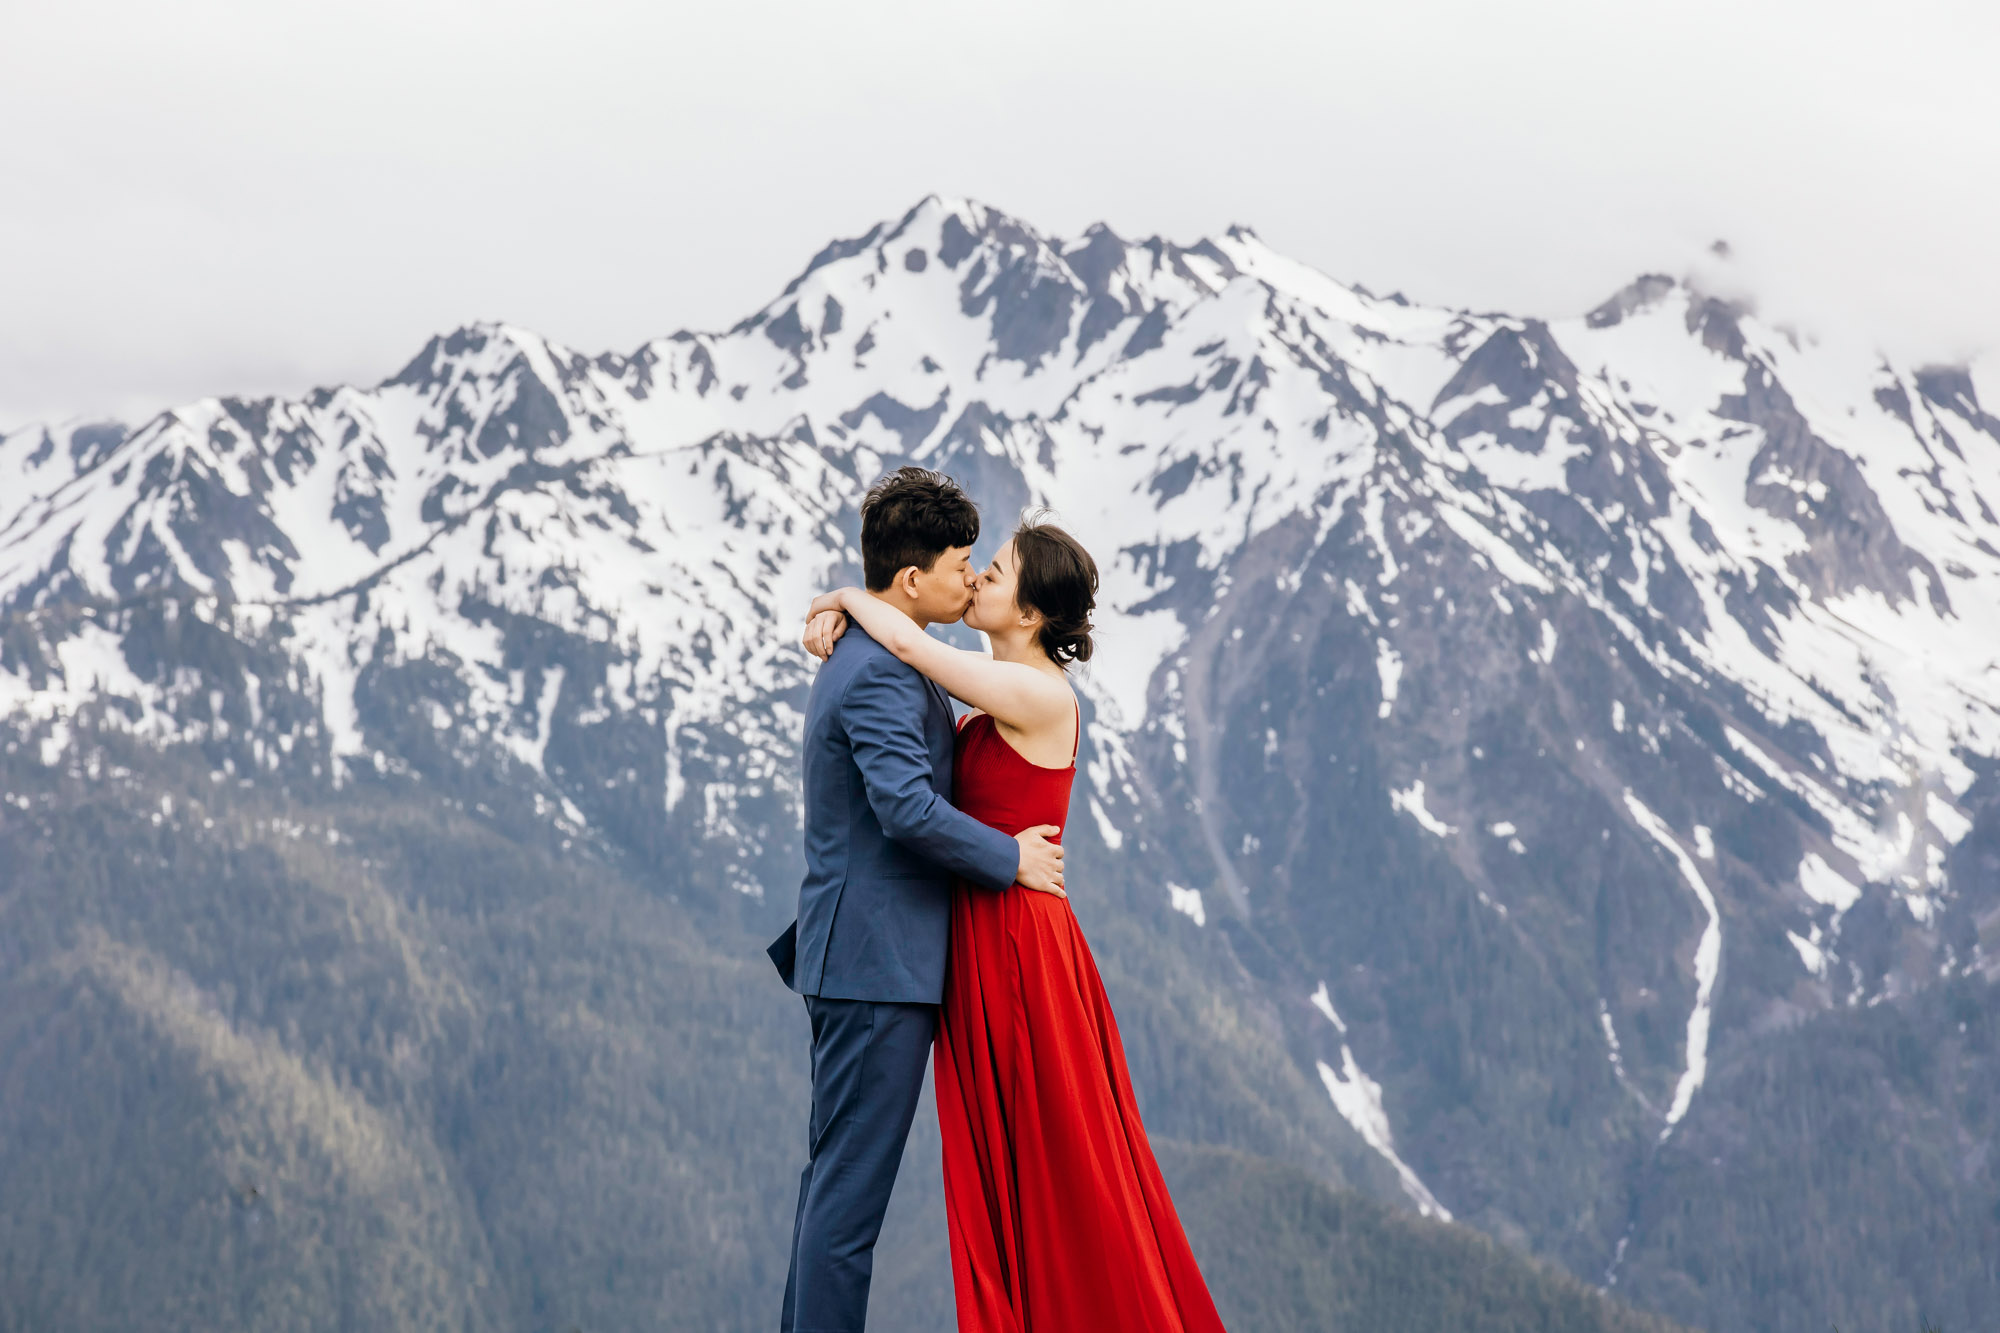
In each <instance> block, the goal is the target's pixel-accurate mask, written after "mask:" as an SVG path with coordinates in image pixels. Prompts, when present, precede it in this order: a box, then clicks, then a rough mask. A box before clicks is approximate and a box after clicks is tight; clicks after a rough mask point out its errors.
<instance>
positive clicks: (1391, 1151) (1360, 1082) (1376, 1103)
mask: <svg viewBox="0 0 2000 1333" xmlns="http://www.w3.org/2000/svg"><path fill="white" fill-rule="evenodd" d="M1312 1002H1313V1005H1314V1006H1315V1007H1316V1008H1318V1009H1319V1011H1320V1012H1321V1013H1323V1014H1325V1015H1326V1017H1327V1019H1328V1021H1330V1022H1331V1023H1332V1024H1333V1025H1334V1027H1335V1028H1337V1029H1338V1030H1339V1031H1340V1034H1341V1036H1342V1037H1345V1036H1346V1035H1347V1024H1345V1023H1343V1022H1341V1020H1340V1015H1339V1014H1338V1013H1337V1012H1335V1010H1334V1007H1333V1000H1332V998H1331V997H1330V996H1329V995H1328V994H1327V990H1326V983H1325V982H1321V983H1320V986H1319V989H1318V990H1317V991H1315V992H1314V993H1313V996H1312ZM1314 1064H1316V1065H1317V1066H1318V1067H1319V1078H1320V1082H1321V1083H1323V1084H1325V1085H1326V1093H1327V1096H1329V1097H1331V1098H1332V1099H1333V1107H1334V1109H1335V1110H1336V1111H1338V1112H1340V1117H1341V1119H1343V1120H1345V1121H1346V1122H1347V1123H1348V1124H1350V1125H1352V1126H1353V1127H1354V1132H1355V1133H1357V1134H1359V1135H1360V1136H1361V1141H1362V1142H1363V1143H1366V1144H1367V1145H1368V1146H1369V1147H1370V1148H1373V1149H1374V1150H1375V1151H1376V1152H1377V1153H1378V1154H1380V1155H1381V1157H1382V1159H1383V1160H1384V1161H1386V1162H1387V1163H1388V1164H1389V1165H1390V1167H1392V1168H1393V1169H1394V1170H1395V1172H1396V1178H1397V1180H1399V1181H1400V1182H1402V1186H1403V1193H1405V1194H1407V1195H1408V1196H1409V1197H1410V1201H1411V1202H1412V1203H1414V1204H1416V1206H1417V1211H1418V1212H1419V1213H1421V1214H1422V1215H1423V1216H1425V1217H1435V1218H1437V1219H1438V1220H1440V1221H1443V1222H1449V1221H1451V1211H1450V1210H1449V1209H1447V1208H1446V1207H1445V1206H1444V1205H1443V1204H1441V1203H1439V1202H1438V1201H1437V1196H1436V1195H1434V1194H1432V1193H1431V1192H1430V1190H1429V1189H1427V1188H1426V1187H1425V1185H1424V1182H1423V1181H1422V1180H1421V1179H1419V1178H1418V1176H1417V1173H1416V1172H1415V1171H1412V1170H1411V1169H1410V1167H1409V1164H1408V1163H1407V1162H1405V1161H1404V1160H1403V1159H1402V1158H1401V1157H1400V1156H1399V1155H1398V1154H1397V1152H1396V1136H1395V1133H1394V1132H1393V1131H1392V1130H1391V1129H1390V1127H1389V1113H1388V1111H1387V1110H1386V1109H1385V1108H1384V1107H1383V1105H1382V1085H1381V1084H1380V1083H1377V1082H1376V1081H1375V1080H1374V1079H1372V1078H1370V1077H1368V1075H1367V1073H1366V1072H1364V1071H1363V1070H1362V1068H1361V1066H1360V1065H1359V1064H1357V1063H1356V1062H1355V1059H1354V1050H1353V1048H1352V1047H1350V1046H1349V1045H1348V1044H1347V1043H1346V1042H1345V1041H1342V1042H1341V1043H1340V1068H1339V1070H1337V1071H1336V1070H1335V1069H1334V1068H1333V1066H1331V1065H1329V1064H1327V1062H1326V1061H1324V1060H1316V1061H1314Z"/></svg>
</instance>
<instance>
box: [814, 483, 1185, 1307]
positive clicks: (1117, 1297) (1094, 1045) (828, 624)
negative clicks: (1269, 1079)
mask: <svg viewBox="0 0 2000 1333" xmlns="http://www.w3.org/2000/svg"><path fill="white" fill-rule="evenodd" d="M1096 591H1097V566H1096V564H1095V563H1094V562H1093V561H1092V560H1091V558H1090V555H1089V553H1088V552H1087V551H1085V550H1084V549H1083V547H1082V546H1081V545H1080V544H1078V543H1077V541H1076V540H1075V539H1074V538H1072V537H1071V536H1069V535H1068V534H1067V533H1065V532H1063V531H1062V530H1061V529H1059V528H1055V527H1052V526H1050V525H1048V524H1045V523H1037V522H1029V523H1025V524H1023V525H1022V526H1021V527H1020V528H1019V529H1018V530H1017V531H1016V532H1015V534H1014V537H1013V540H1011V541H1009V542H1008V543H1007V545H1006V546H1004V547H1003V548H1001V550H1000V552H999V554H997V555H996V556H994V558H993V563H992V564H991V565H989V566H988V567H987V569H986V571H985V572H984V573H983V574H982V575H981V576H980V578H979V581H978V585H977V587H976V588H975V589H974V591H973V593H972V601H971V605H970V607H969V608H968V609H967V611H966V614H965V623H966V624H968V625H970V626H972V627H973V628H974V629H977V630H981V631H983V632H984V633H985V634H986V636H987V638H988V640H989V642H990V643H991V644H992V648H993V655H992V656H991V657H990V658H989V657H987V656H985V655H983V654H980V653H973V652H966V651H963V650H961V649H957V648H953V647H951V646H949V645H947V644H944V643H940V642H939V641H938V640H936V639H933V638H931V637H930V636H929V635H928V634H925V633H924V632H923V631H922V630H920V629H918V628H917V626H916V625H915V624H914V623H913V622H911V621H910V619H909V618H908V617H907V616H904V615H903V614H902V613H900V612H898V611H896V610H895V609H894V608H892V607H889V606H886V605H884V604H883V603H882V602H880V601H878V600H876V599H875V598H873V597H870V596H869V595H868V594H867V593H865V592H863V591H861V590H860V589H858V588H844V589H842V590H841V591H839V592H837V593H829V594H827V595H826V596H825V597H822V598H820V599H819V600H818V601H816V602H814V603H813V612H814V613H815V614H818V613H823V612H827V611H841V612H844V613H846V614H847V615H848V616H851V617H852V618H853V619H854V620H855V622H856V623H857V624H859V625H860V626H861V627H862V629H864V630H866V631H867V632H868V634H869V635H870V637H872V638H874V639H875V640H876V641H878V642H879V643H881V644H882V645H883V646H884V647H886V648H888V649H889V650H890V651H891V652H893V653H894V654H895V655H896V656H897V657H899V658H901V659H902V660H903V661H905V662H907V663H909V664H910V665H911V666H912V667H915V668H916V669H917V670H918V671H920V672H922V673H923V674H924V675H926V676H929V677H930V678H931V679H932V680H934V681H936V682H937V683H938V684H940V685H942V686H943V687H944V688H945V689H946V690H947V691H949V692H950V693H951V694H952V695H954V696H955V697H957V698H959V699H961V700H963V701H964V702H965V703H967V704H970V705H972V706H973V707H974V708H975V709H977V710H979V711H977V712H974V713H973V714H971V715H970V716H969V717H967V718H966V719H965V720H964V721H963V722H962V724H961V725H960V727H959V732H958V754H957V760H956V764H955V766H954V769H953V803H954V804H956V805H957V806H958V808H959V809H961V810H963V811H964V812H965V813H966V814H969V815H971V816H973V817H974V818H976V819H980V820H983V821H984V822H986V823H988V824H991V825H992V826H994V827H995V828H998V829H1000V830H1002V831H1003V832H1006V833H1009V834H1014V833H1018V832H1020V831H1022V830H1023V829H1028V828H1033V827H1035V826H1037V825H1052V826H1054V827H1055V830H1056V831H1055V832H1054V833H1051V834H1050V835H1049V836H1050V837H1051V838H1052V839H1053V838H1058V837H1059V836H1060V830H1061V827H1062V825H1063V824H1065V823H1066V822H1067V820H1068V815H1069V793H1070V784H1071V783H1072V782H1073V781H1074V779H1075V777H1076V752H1077V744H1078V741H1079V735H1078V733H1079V731H1080V729H1081V726H1082V721H1081V715H1080V713H1079V711H1078V708H1077V702H1076V695H1075V693H1074V692H1073V690H1072V689H1071V687H1070V684H1069V681H1068V679H1067V678H1066V676H1065V675H1064V671H1063V668H1064V666H1065V665H1066V664H1067V663H1069V662H1073V661H1075V662H1080V661H1084V660H1086V659H1088V658H1089V656H1090V650H1091V642H1090V611H1091V608H1092V606H1093V605H1094V603H1095V596H1096ZM838 628H839V626H838V624H837V623H836V622H834V621H833V620H832V619H831V618H829V619H827V620H815V621H813V622H812V626H811V628H809V629H808V633H807V642H808V646H811V647H815V649H816V650H817V649H818V648H820V647H824V648H828V649H830V648H831V640H832V638H833V637H837V634H838ZM936 1083H937V1107H938V1123H939V1127H940V1128H941V1129H942V1131H943V1138H944V1193H945V1212H946V1216H947V1219H948V1221H949V1224H950V1229H951V1267H952V1279H953V1285H954V1288H955V1290H956V1293H957V1300H958V1327H959V1329H960V1331H961V1333H1027V1331H1028V1330H1034V1331H1035V1333H1120V1331H1122V1330H1130V1333H1179V1331H1180V1330H1188V1331H1189V1333H1221V1330H1222V1321H1221V1319H1220V1318H1218V1317H1217V1315H1216V1312H1215V1304H1214V1302H1213V1301H1212V1300H1210V1298H1209V1295H1208V1287H1207V1285H1206V1284H1205V1283H1204V1282H1203V1281H1202V1277H1201V1270H1200V1269H1199V1268H1197V1267H1196V1266H1195V1261H1194V1255H1193V1253H1192V1252H1191V1251H1190V1250H1189V1249H1188V1243H1187V1237H1186V1235H1185V1234H1184V1233H1183V1232H1182V1230H1181V1224H1180V1219H1179V1217H1178V1216H1177V1215H1176V1214H1175V1212H1174V1205H1173V1201H1172V1200H1171V1199H1170V1198H1169V1197H1168V1195H1167V1188H1166V1185H1165V1183H1164V1182H1162V1180H1161V1179H1160V1170H1159V1167H1158V1166H1157V1165H1156V1164H1155V1163H1154V1160H1153V1150H1152V1147H1151V1145H1150V1144H1148V1143H1147V1141H1146V1129H1145V1126H1144V1125H1142V1124H1141V1123H1140V1121H1139V1108H1138V1103H1137V1101H1136V1100H1135V1099H1134V1097H1133V1095H1132V1081H1131V1079H1130V1078H1129V1077H1128V1076H1127V1074H1126V1071H1125V1051H1124V1048H1123V1046H1122V1045H1121V1044H1120V1042H1119V1040H1118V1025H1117V1022H1116V1021H1115V1020H1114V1019H1113V1018H1112V1014H1111V1005H1110V1002H1109V1001H1108V1000H1107V999H1106V998H1105V994H1104V985H1103V983H1102V982H1101V981H1100V980H1099V979H1098V975H1097V965H1096V963H1095V962H1094V961H1093V960H1092V958H1091V954H1090V946H1089V945H1088V944H1087V943H1085V941H1084V938H1083V932H1082V931H1081V930H1080V929H1078V927H1077V923H1076V915H1075V913H1074V912H1073V911H1071V909H1070V905H1069V902H1068V901H1067V899H1066V898H1065V897H1057V896H1055V895H1052V894H1045V893H978V892H969V891H967V890H965V889H964V888H962V887H961V888H960V889H958V890H957V891H956V892H955V893H954V894H953V898H952V918H951V955H950V962H949V966H948V968H947V971H946V974H945V994H944V1005H943V1008H942V1010H941V1012H940V1015H939V1022H938V1036H937V1069H936Z"/></svg>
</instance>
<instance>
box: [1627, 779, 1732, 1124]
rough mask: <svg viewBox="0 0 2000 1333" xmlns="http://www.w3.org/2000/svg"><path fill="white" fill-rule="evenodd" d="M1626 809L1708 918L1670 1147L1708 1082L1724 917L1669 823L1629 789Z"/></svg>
mask: <svg viewBox="0 0 2000 1333" xmlns="http://www.w3.org/2000/svg"><path fill="white" fill-rule="evenodd" d="M1625 808H1626V809H1627V810H1629V811H1631V813H1632V818H1633V820H1634V821H1636V822H1637V823H1638V825H1639V827H1640V828H1642V829H1644V830H1645V831H1646V832H1647V833H1648V834H1649V835H1650V836H1651V837H1652V838H1653V840H1654V841H1655V842H1657V843H1659V844H1660V846H1662V847H1664V848H1666V850H1667V852H1668V853H1669V854H1670V855H1671V856H1672V857H1673V858H1674V864H1675V865H1677V866H1679V867H1680V871H1681V877H1682V878H1683V879H1685V880H1687V882H1688V887H1689V888H1691V889H1693V890H1694V895H1695V897H1696V898H1698V899H1700V900H1701V906H1702V910H1703V911H1705V912H1707V913H1708V925H1707V926H1706V927H1704V928H1703V930H1702V932H1701V942H1700V943H1698V944H1697V945H1695V950H1694V980H1695V992H1694V1012H1692V1013H1690V1014H1689V1015H1688V1024H1687V1067H1686V1069H1684V1070H1683V1071H1682V1073H1681V1078H1680V1082H1679V1083H1678V1084H1676V1085H1675V1087H1674V1100H1673V1104H1672V1105H1671V1106H1669V1107H1668V1108H1667V1124H1666V1128H1664V1129H1662V1130H1661V1131H1660V1141H1661V1142H1662V1143H1664V1142H1666V1140H1667V1137H1668V1136H1669V1135H1671V1134H1672V1133H1673V1132H1674V1126H1675V1125H1678V1124H1679V1123H1680V1122H1681V1117H1683V1116H1685V1115H1686V1114H1687V1111H1688V1105H1689V1104H1690V1103H1691V1102H1693V1101H1694V1095H1695V1093H1696V1092H1697V1091H1699V1090H1700V1088H1701V1085H1702V1082H1703V1081H1704V1080H1705V1079H1706V1078H1707V1077H1708V1029H1709V1023H1710V1020H1711V1018H1712V1016H1713V1010H1712V1007H1711V1006H1712V1005H1713V1003H1714V1000H1715V978H1716V974H1717V973H1718V972H1720V971H1721V968H1722V912H1721V910H1720V908H1718V907H1717V906H1716V902H1715V895H1714V894H1713V893H1711V892H1710V891H1709V888H1708V884H1707V883H1706V882H1705V881H1704V880H1703V879H1702V877H1701V871H1700V870H1698V869H1696V867H1695V863H1694V858H1693V857H1691V856H1689V855H1688V854H1687V850H1686V849H1685V848H1683V847H1682V846H1681V844H1680V841H1679V840H1678V839H1677V838H1675V837H1674V834H1673V830H1672V829H1670V828H1668V827H1667V823H1666V821H1665V820H1663V819H1661V818H1660V817H1659V816H1658V815H1656V814H1654V813H1653V812H1652V811H1651V810H1649V809H1647V808H1646V805H1645V803H1644V802H1643V801H1641V800H1640V799H1639V798H1638V797H1637V796H1635V795H1634V794H1633V793H1632V791H1631V790H1630V789H1629V788H1628V789H1627V790H1626V792H1625Z"/></svg>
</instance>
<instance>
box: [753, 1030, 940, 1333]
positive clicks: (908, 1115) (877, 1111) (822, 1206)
mask: <svg viewBox="0 0 2000 1333" xmlns="http://www.w3.org/2000/svg"><path fill="white" fill-rule="evenodd" d="M806 1013H807V1015H808V1016H809V1017H810V1018H811V1020H812V1121H811V1129H810V1142H809V1143H808V1146H807V1161H806V1169H805V1172H804V1174H803V1175H802V1176H801V1177H800V1178H799V1210H798V1215H797V1217H796V1219H795V1220H794V1222H793V1224H792V1264H791V1272H790V1274H789V1275H788V1276H787V1277H786V1279H785V1305H784V1312H783V1314H782V1315H781V1316H780V1319H779V1323H778V1328H779V1331H780V1333H862V1329H863V1328H864V1326H865V1325H866V1322H867V1318H868V1284H869V1281H870V1280H871V1279H872V1278H873V1276H874V1273H875V1240H876V1237H878V1236H880V1235H881V1234H882V1217H883V1214H884V1213H886V1212H887V1211H888V1208H889V1192H890V1190H891V1189H892V1188H893V1187H894V1186H895V1183H896V1170H897V1168H898V1167H899V1166H901V1165H902V1161H903V1144H904V1142H905V1141H906V1140H907V1139H908V1138H909V1136H910V1122H911V1120H912V1119H914V1118H915V1116H916V1110H917V1101H918V1098H919V1097H920V1096H921V1094H922V1093H923V1088H924V1066H925V1064H926V1062H927V1061H929V1059H930V1054H931V1038H932V1037H933V1036H934V1035H935V1033H936V1031H937V1008H936V1007H935V1006H933V1005H928V1004H895V1003H888V1002H882V1001H875V1000H829V999H823V998H820V997H818V996H808V997H807V998H806Z"/></svg>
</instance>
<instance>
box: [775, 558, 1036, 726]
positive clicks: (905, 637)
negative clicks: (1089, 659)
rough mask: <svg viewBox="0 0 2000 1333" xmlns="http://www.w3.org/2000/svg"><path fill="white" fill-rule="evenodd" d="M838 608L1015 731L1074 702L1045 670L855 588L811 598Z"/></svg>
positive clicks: (879, 640)
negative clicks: (933, 629) (927, 627)
mask: <svg viewBox="0 0 2000 1333" xmlns="http://www.w3.org/2000/svg"><path fill="white" fill-rule="evenodd" d="M829 604H831V609H837V610H840V611H843V612H845V613H846V614H847V616H848V617H849V618H850V619H852V620H853V621H854V623H855V624H857V625H859V626H861V628H862V629H864V630H866V631H867V632H868V637H869V638H871V639H873V640H875V642H877V643H879V644H881V645H882V646H883V647H884V648H887V649H888V650H889V651H890V652H891V653H894V654H895V655H896V656H897V657H898V658H899V659H901V660H902V661H904V662H906V663H908V664H909V665H910V666H912V667H914V668H916V669H917V670H918V671H920V672H922V673H923V674H924V675H926V676H929V677H930V678H931V679H932V680H934V681H936V682H937V683H938V684H940V685H942V686H944V688H945V691H946V693H948V694H950V695H951V696H952V697H953V698H956V699H960V700H963V701H964V702H966V703H968V704H971V705H972V706H973V707H974V708H977V709H979V710H980V711H982V712H986V713H991V714H992V715H993V718H994V720H995V721H997V722H1003V723H1005V724H1006V725H1008V726H1010V727H1013V728H1014V729H1015V730H1017V731H1031V730H1033V729H1035V728H1037V727H1042V726H1047V725H1048V724H1049V723H1051V722H1054V721H1056V720H1057V719H1067V718H1068V717H1069V715H1070V712H1071V710H1072V709H1073V708H1074V707H1075V696H1074V695H1072V694H1071V693H1070V689H1069V686H1068V685H1066V684H1064V683H1063V681H1062V680H1061V679H1060V678H1059V677H1056V676H1053V675H1050V674H1049V673H1048V672H1046V671H1037V670H1035V668H1033V667H1031V666H1025V665H1023V664H1022V663H1019V662H996V661H994V660H993V659H992V658H990V657H988V656H987V655H986V654H984V653H974V652H967V651H966V650H965V649H962V648H954V647H952V646H951V645H950V644H948V643H943V642H940V641H939V640H937V639H934V638H932V637H931V636H930V635H928V634H926V633H924V631H922V630H921V629H918V628H917V625H916V622H915V621H912V620H911V619H910V618H909V617H908V616H906V615H904V614H903V613H902V612H900V611H898V610H896V609H895V608H894V607H890V606H885V605H883V604H882V603H881V602H879V601H877V600H876V599H875V598H873V597H870V596H869V595H868V594H867V593H865V592H863V591H862V590H861V589H859V588H842V589H840V590H839V591H838V592H836V593H830V594H828V595H827V596H826V597H823V598H821V599H820V600H819V601H816V602H814V603H813V608H814V610H815V611H819V610H825V609H829Z"/></svg>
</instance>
